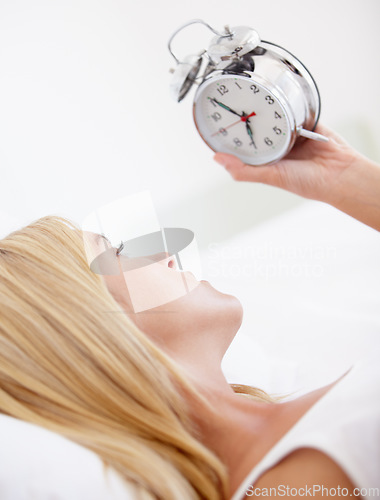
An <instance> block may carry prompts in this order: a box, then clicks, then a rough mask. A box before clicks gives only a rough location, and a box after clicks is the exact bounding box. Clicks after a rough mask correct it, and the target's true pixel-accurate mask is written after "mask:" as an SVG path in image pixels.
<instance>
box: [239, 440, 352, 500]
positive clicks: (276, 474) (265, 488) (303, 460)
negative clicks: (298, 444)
mask: <svg viewBox="0 0 380 500" xmlns="http://www.w3.org/2000/svg"><path fill="white" fill-rule="evenodd" d="M271 488H272V490H271ZM354 490H355V485H354V484H353V483H352V481H351V480H350V478H349V477H348V476H347V474H345V472H344V471H343V470H342V469H341V468H340V467H339V465H338V464H337V463H336V462H334V460H332V459H331V458H330V457H328V456H327V455H326V454H325V453H323V452H321V451H318V450H316V449H313V448H300V449H298V450H295V451H294V452H292V453H290V454H289V455H287V456H286V457H285V458H284V459H283V460H281V462H279V463H278V464H277V465H276V466H275V467H273V468H272V469H270V470H269V471H267V472H266V473H264V474H263V475H262V476H261V477H260V478H259V479H258V480H257V481H256V482H255V483H254V485H253V486H250V488H249V489H248V490H247V493H246V498H247V497H253V496H254V497H257V496H258V497H260V496H262V497H264V496H265V497H268V496H271V497H272V496H282V497H284V498H293V499H297V498H298V499H301V498H304V497H305V496H312V497H314V498H326V497H327V498H330V497H333V496H335V497H336V496H352V497H354V498H358V499H359V500H360V498H361V497H360V496H357V493H358V490H356V495H355V491H354Z"/></svg>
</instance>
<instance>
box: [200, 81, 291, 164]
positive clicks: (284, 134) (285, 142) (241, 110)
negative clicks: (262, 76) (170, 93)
mask: <svg viewBox="0 0 380 500" xmlns="http://www.w3.org/2000/svg"><path fill="white" fill-rule="evenodd" d="M194 120H195V124H196V126H197V129H198V132H199V133H200V134H201V136H202V138H203V139H204V141H205V142H206V143H207V144H208V146H209V147H210V148H211V149H213V150H214V151H219V152H223V153H231V154H234V155H235V156H238V157H239V158H240V159H241V160H242V161H244V162H245V163H248V164H251V165H262V164H265V163H270V162H273V161H276V160H278V159H280V158H282V157H283V156H284V155H285V154H286V153H287V152H288V149H289V145H290V142H291V139H292V132H293V130H292V127H291V125H290V119H289V115H288V113H287V112H286V111H285V107H284V105H283V104H282V103H281V102H280V101H279V99H278V98H277V97H276V96H275V95H274V94H273V93H272V92H271V91H270V90H269V89H268V88H266V87H265V86H263V85H262V84H260V83H258V82H256V81H255V80H253V79H252V78H248V77H239V76H235V75H223V76H220V77H217V78H210V80H208V81H206V82H204V83H202V84H201V85H200V87H199V89H198V91H197V93H196V96H195V99H194Z"/></svg>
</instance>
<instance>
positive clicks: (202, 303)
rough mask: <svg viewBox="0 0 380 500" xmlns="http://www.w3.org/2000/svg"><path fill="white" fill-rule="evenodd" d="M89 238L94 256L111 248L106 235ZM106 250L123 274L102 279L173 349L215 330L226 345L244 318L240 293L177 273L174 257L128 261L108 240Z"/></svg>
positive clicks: (148, 329) (149, 330) (133, 314)
mask: <svg viewBox="0 0 380 500" xmlns="http://www.w3.org/2000/svg"><path fill="white" fill-rule="evenodd" d="M90 239H91V244H92V245H94V247H95V249H96V250H95V253H96V254H100V253H101V252H104V251H105V248H107V246H106V247H105V241H104V237H102V236H100V235H97V234H94V233H91V237H90ZM108 249H109V250H108V251H111V252H113V258H114V259H117V263H118V266H119V270H120V272H119V273H118V274H114V275H106V274H103V275H102V277H103V279H104V281H105V283H106V286H107V288H108V290H109V291H110V293H111V294H112V295H113V297H114V298H115V300H116V301H117V302H118V303H119V304H120V305H121V306H122V307H123V309H124V310H125V312H126V313H127V314H128V315H129V316H130V318H131V319H132V321H133V322H134V323H135V324H136V325H137V326H138V327H139V328H140V329H141V330H142V331H144V332H145V333H147V334H148V335H149V336H150V337H151V338H152V339H153V340H155V341H156V342H157V343H158V344H160V345H161V346H162V347H169V350H170V346H174V344H176V343H178V342H182V343H183V342H184V338H186V342H187V343H191V342H192V340H194V341H195V338H199V336H202V335H205V334H207V335H210V333H212V332H215V333H216V335H217V338H218V339H219V340H218V343H219V346H220V347H221V348H223V349H224V350H225V349H227V347H228V345H229V344H230V342H231V341H232V339H233V336H234V335H235V334H236V332H237V330H238V329H239V327H240V324H241V320H242V308H241V304H240V302H239V301H238V299H237V298H236V297H234V296H231V295H227V294H224V293H221V292H219V291H218V290H216V289H215V288H213V287H212V286H211V285H210V284H209V283H208V282H207V281H198V280H197V279H196V278H195V277H194V275H193V274H192V273H190V272H187V271H179V270H178V269H177V265H176V261H175V258H174V257H169V256H167V255H166V254H156V255H153V256H149V257H139V258H138V259H129V258H128V257H125V256H123V255H119V256H117V255H116V249H110V245H109V244H108ZM136 304H138V305H139V307H137V308H136ZM222 346H223V347H222Z"/></svg>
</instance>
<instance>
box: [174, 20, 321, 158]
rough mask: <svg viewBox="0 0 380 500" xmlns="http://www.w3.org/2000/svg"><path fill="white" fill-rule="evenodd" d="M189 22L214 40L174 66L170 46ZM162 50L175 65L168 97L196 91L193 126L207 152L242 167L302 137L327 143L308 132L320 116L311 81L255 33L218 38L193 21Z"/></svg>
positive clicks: (276, 154) (236, 31)
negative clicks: (237, 160)
mask: <svg viewBox="0 0 380 500" xmlns="http://www.w3.org/2000/svg"><path fill="white" fill-rule="evenodd" d="M195 23H200V24H203V25H204V26H206V27H207V28H208V29H209V30H211V31H212V32H213V33H214V36H213V38H212V39H211V40H210V45H209V47H208V48H207V49H205V50H203V51H201V52H200V53H199V54H198V55H190V56H187V57H186V58H184V59H183V60H182V61H180V60H179V59H177V57H176V56H175V55H174V53H173V51H172V49H171V44H172V41H173V39H174V37H175V36H176V35H177V34H178V33H179V31H181V30H182V29H184V28H185V27H187V26H189V25H191V24H195ZM168 48H169V51H170V53H171V55H172V56H173V57H174V59H175V61H176V63H177V67H176V69H174V70H172V73H173V77H172V78H173V79H172V83H171V93H172V95H173V96H174V98H175V99H176V100H177V101H178V102H180V101H182V99H183V98H184V97H185V96H186V95H187V94H188V92H189V90H190V89H191V88H192V87H193V85H197V87H198V88H197V90H196V92H195V96H194V103H193V117H194V122H195V126H196V128H197V130H198V132H199V134H200V136H201V137H202V139H203V140H204V141H205V143H206V144H207V145H208V146H209V147H210V148H211V149H212V150H213V151H216V152H222V153H230V154H233V155H235V156H237V157H239V158H240V159H241V160H242V161H243V162H244V163H246V164H248V165H269V164H272V163H275V162H278V161H279V160H280V159H281V158H283V157H284V156H286V155H287V154H288V153H289V151H290V150H291V149H292V148H293V146H294V144H295V143H296V142H297V141H300V140H302V139H304V138H307V139H312V140H317V141H328V138H326V137H324V136H322V135H321V134H317V133H315V132H314V129H315V127H316V125H317V122H318V119H319V115H320V110H321V99H320V95H319V91H318V87H317V85H316V83H315V80H314V78H313V77H312V75H311V74H310V72H309V71H308V70H307V68H306V67H305V66H304V64H303V63H301V61H300V60H299V59H297V58H296V57H295V56H294V55H293V54H291V53H290V52H289V51H287V50H285V49H284V48H282V47H280V46H279V45H276V44H274V43H271V42H266V41H262V40H261V39H260V36H259V35H258V33H257V32H256V31H255V30H254V29H252V28H249V27H246V26H237V27H234V28H231V29H230V28H229V27H228V26H226V27H225V28H224V32H218V31H216V30H215V29H214V28H212V27H211V26H210V25H209V24H207V23H205V22H204V21H202V20H198V19H196V20H193V21H189V22H188V23H186V24H185V25H183V26H181V27H180V28H179V29H178V30H176V32H175V33H173V35H172V36H171V38H170V40H169V43H168ZM202 68H203V70H202V75H201V76H199V73H200V72H201V69H202Z"/></svg>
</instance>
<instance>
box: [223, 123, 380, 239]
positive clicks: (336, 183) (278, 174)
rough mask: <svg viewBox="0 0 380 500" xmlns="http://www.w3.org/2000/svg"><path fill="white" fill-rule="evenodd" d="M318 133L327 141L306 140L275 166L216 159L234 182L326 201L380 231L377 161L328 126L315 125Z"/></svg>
mask: <svg viewBox="0 0 380 500" xmlns="http://www.w3.org/2000/svg"><path fill="white" fill-rule="evenodd" d="M247 132H248V129H247ZM316 132H318V133H321V134H323V135H325V136H327V137H328V138H329V139H330V140H329V142H324V143H322V142H315V141H308V140H305V142H303V143H302V144H299V145H297V146H295V147H294V148H293V150H292V151H291V152H290V153H289V154H288V155H287V157H286V158H284V159H282V160H280V161H278V162H277V163H275V164H273V165H267V166H255V167H252V166H251V165H246V164H244V163H243V162H242V161H241V160H239V159H238V158H237V157H235V156H233V155H230V154H226V153H216V154H215V156H214V159H215V160H216V161H217V162H218V163H220V164H222V165H223V166H224V167H225V169H226V170H227V171H228V172H229V173H230V175H231V176H232V177H233V178H234V179H235V180H237V181H248V182H261V183H263V184H269V185H272V186H276V187H280V188H282V189H286V190H287V191H291V192H293V193H296V194H298V195H300V196H303V197H305V198H309V199H313V200H319V201H323V202H325V203H329V204H330V205H332V206H334V207H336V208H338V209H339V210H341V211H343V212H345V213H347V214H349V215H351V216H352V217H355V218H356V219H358V220H360V221H361V222H364V223H365V224H367V225H369V226H371V227H373V228H375V229H377V230H380V165H378V164H376V163H375V162H373V161H371V160H369V159H368V158H366V157H365V156H363V155H361V154H360V153H359V152H358V151H356V150H354V149H353V148H351V147H350V146H349V145H348V144H347V143H346V142H345V141H344V140H343V139H342V138H341V137H339V136H338V135H337V134H335V133H334V132H332V131H331V130H329V129H328V128H326V127H324V126H323V127H322V126H321V125H319V126H318V127H317V130H316ZM248 133H249V132H248Z"/></svg>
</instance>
